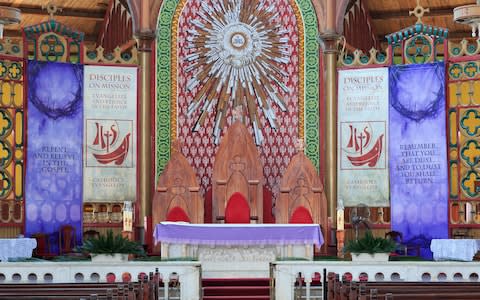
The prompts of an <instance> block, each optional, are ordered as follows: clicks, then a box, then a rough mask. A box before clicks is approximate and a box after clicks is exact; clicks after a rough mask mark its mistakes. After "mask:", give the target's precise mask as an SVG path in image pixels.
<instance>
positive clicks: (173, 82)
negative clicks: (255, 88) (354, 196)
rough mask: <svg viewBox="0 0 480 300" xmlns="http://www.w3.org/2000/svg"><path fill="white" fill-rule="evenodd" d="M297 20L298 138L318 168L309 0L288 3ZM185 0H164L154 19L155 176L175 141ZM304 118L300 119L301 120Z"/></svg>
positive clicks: (315, 56)
mask: <svg viewBox="0 0 480 300" xmlns="http://www.w3.org/2000/svg"><path fill="white" fill-rule="evenodd" d="M288 1H289V3H290V5H291V7H292V8H293V10H294V13H295V16H296V19H297V20H298V25H297V28H298V31H299V32H301V33H302V37H301V38H300V41H303V43H299V46H300V48H301V51H302V53H303V54H302V55H299V56H300V57H302V58H303V59H300V62H299V75H300V76H301V81H300V85H301V87H302V89H303V91H304V92H303V94H300V93H299V100H300V101H299V107H298V109H299V110H300V112H299V113H298V117H299V120H298V125H299V128H298V129H299V132H298V133H299V136H300V137H303V136H304V137H305V139H306V144H307V147H306V150H305V151H306V154H307V156H308V157H309V158H310V159H311V160H312V162H313V163H314V165H315V167H316V168H318V167H319V159H320V155H319V151H320V150H319V116H318V109H319V75H320V74H319V45H318V42H317V38H318V25H317V17H316V14H315V10H314V8H313V5H312V2H311V1H305V0H298V1H295V0H288ZM186 3H187V0H180V1H179V0H164V1H163V3H162V6H161V8H160V14H159V17H158V23H157V28H158V38H157V51H156V54H157V79H156V80H157V87H158V88H157V103H156V107H157V118H156V119H157V123H156V143H157V145H156V149H157V152H156V157H157V161H156V166H155V167H156V174H157V175H159V174H160V173H161V171H162V170H163V168H164V166H165V165H166V163H167V162H168V158H169V156H170V147H169V144H170V141H171V140H172V139H173V138H176V136H177V134H176V124H177V115H176V109H177V106H176V94H174V93H176V91H177V88H176V87H177V53H176V51H177V48H176V43H177V42H176V36H172V32H174V33H176V32H178V31H177V27H178V18H179V16H180V14H181V12H182V9H183V8H184V7H185V4H186ZM303 118H304V119H303Z"/></svg>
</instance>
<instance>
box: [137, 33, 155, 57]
mask: <svg viewBox="0 0 480 300" xmlns="http://www.w3.org/2000/svg"><path fill="white" fill-rule="evenodd" d="M134 36H135V39H136V40H137V43H138V51H139V52H152V42H153V41H154V40H155V38H156V36H157V35H156V33H155V31H154V30H151V29H145V30H140V31H137V32H135V35H134Z"/></svg>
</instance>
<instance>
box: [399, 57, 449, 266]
mask: <svg viewBox="0 0 480 300" xmlns="http://www.w3.org/2000/svg"><path fill="white" fill-rule="evenodd" d="M444 84H445V66H444V64H443V63H434V64H423V65H405V66H393V67H391V68H390V201H391V209H392V230H396V231H400V232H402V233H403V241H404V243H407V244H411V245H418V246H420V247H421V254H422V256H423V257H426V258H431V257H432V253H431V252H430V248H429V246H430V241H431V240H432V239H433V238H437V239H438V238H448V175H447V174H448V173H447V172H448V171H447V170H448V166H447V159H446V158H447V154H446V127H445V85H444Z"/></svg>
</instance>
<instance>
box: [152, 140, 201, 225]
mask: <svg viewBox="0 0 480 300" xmlns="http://www.w3.org/2000/svg"><path fill="white" fill-rule="evenodd" d="M199 190H200V187H199V184H198V181H197V177H196V176H195V172H194V170H193V168H192V167H191V166H190V164H189V163H188V161H187V159H186V158H185V157H184V156H183V155H182V154H181V152H180V151H178V149H173V151H172V154H171V156H170V160H169V162H168V164H167V166H166V167H165V169H164V171H163V172H162V174H161V175H160V177H159V179H158V184H157V191H156V192H155V196H154V198H153V202H152V219H153V220H152V221H153V224H154V225H155V224H158V223H160V222H162V221H165V220H166V219H167V215H168V213H169V212H170V210H171V209H173V208H175V209H178V208H181V209H183V210H184V211H185V213H186V214H187V216H188V218H189V219H190V221H191V222H192V223H203V199H202V198H201V197H200V194H199Z"/></svg>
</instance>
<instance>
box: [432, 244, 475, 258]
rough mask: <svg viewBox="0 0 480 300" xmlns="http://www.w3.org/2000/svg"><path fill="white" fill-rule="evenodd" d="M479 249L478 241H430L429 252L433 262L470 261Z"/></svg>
mask: <svg viewBox="0 0 480 300" xmlns="http://www.w3.org/2000/svg"><path fill="white" fill-rule="evenodd" d="M479 249H480V240H474V239H432V243H431V244H430V250H432V252H433V259H434V260H437V261H438V260H458V261H472V260H473V257H474V256H475V254H476V253H477V252H478V250H479Z"/></svg>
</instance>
